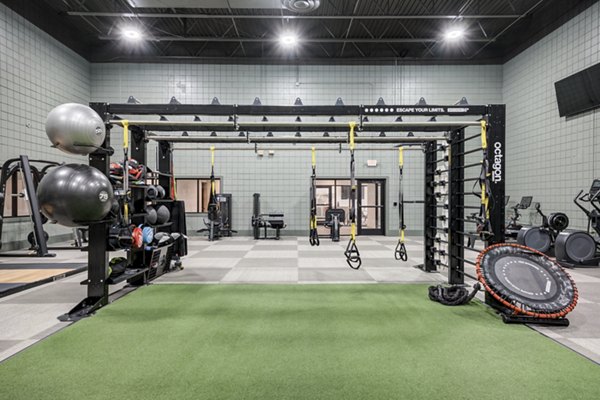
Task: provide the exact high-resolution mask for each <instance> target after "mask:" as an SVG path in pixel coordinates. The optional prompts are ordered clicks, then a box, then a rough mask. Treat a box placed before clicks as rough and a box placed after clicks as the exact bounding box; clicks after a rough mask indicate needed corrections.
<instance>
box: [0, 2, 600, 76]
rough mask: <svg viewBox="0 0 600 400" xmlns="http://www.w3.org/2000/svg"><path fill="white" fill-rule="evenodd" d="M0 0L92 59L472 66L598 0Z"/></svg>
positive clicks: (505, 53)
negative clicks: (253, 5) (290, 2)
mask: <svg viewBox="0 0 600 400" xmlns="http://www.w3.org/2000/svg"><path fill="white" fill-rule="evenodd" d="M0 1H2V3H4V4H6V5H7V6H8V7H10V8H12V9H13V10H15V11H16V12H18V13H19V14H21V15H23V16H24V17H25V18H27V19H29V20H30V21H31V22H33V23H34V24H36V25H37V26H39V27H40V28H41V29H43V30H45V31H46V32H48V33H50V34H51V35H52V36H54V37H56V38H57V39H58V40H60V41H61V42H63V43H65V44H66V45H67V46H69V47H71V48H72V49H73V50H75V51H76V52H78V53H79V54H81V55H82V56H84V57H85V58H86V59H88V60H90V61H93V62H125V61H129V62H221V63H288V62H294V63H296V62H301V63H321V64H344V63H460V64H465V63H466V64H469V63H499V62H505V61H506V60H508V59H510V58H511V57H513V56H514V55H516V54H518V53H519V52H520V51H522V50H523V49H525V48H527V47H528V46H530V45H531V44H533V43H535V42H536V41H537V40H539V39H540V38H541V37H543V36H544V35H546V34H547V33H549V32H550V31H552V30H553V29H556V28H557V27H558V26H560V25H561V24H562V23H564V22H565V21H566V20H568V19H569V18H572V17H573V16H575V15H577V14H578V13H580V12H581V11H583V10H584V9H585V8H587V7H589V6H590V5H592V4H593V3H595V2H596V1H597V0H579V1H575V0H572V1H567V0H422V1H419V0H408V1H390V0H348V1H344V0H321V2H320V3H321V5H320V7H319V8H318V9H317V10H316V11H313V12H310V13H308V14H296V13H293V12H290V11H287V10H283V9H248V8H232V7H228V4H232V3H230V2H228V0H223V1H222V3H223V7H224V8H139V7H132V6H131V4H132V3H135V2H138V1H141V0H62V1H59V0H27V1H24V0H0ZM147 1H148V0H147ZM150 1H151V2H154V3H156V2H157V1H158V0H150ZM211 1H212V3H215V0H204V1H202V0H199V1H198V2H197V3H198V4H207V2H211ZM183 2H185V1H183ZM183 2H182V0H179V3H183ZM169 3H171V2H169V1H163V4H169ZM188 3H189V1H188ZM173 14H175V15H173ZM299 16H300V17H299ZM452 24H460V25H461V26H463V27H464V28H465V29H466V31H467V33H468V34H467V36H466V38H465V40H461V42H460V43H456V44H452V45H450V44H448V43H446V42H444V41H443V39H442V34H443V32H444V30H445V29H447V27H448V26H450V25H452ZM123 25H136V26H139V27H142V29H143V30H144V31H145V33H146V35H147V36H146V37H151V38H152V39H153V40H147V41H143V42H141V43H138V44H137V45H132V44H131V43H126V42H124V41H123V40H122V39H121V38H120V36H119V34H118V33H119V30H120V28H121V27H122V26H123ZM282 30H285V31H294V32H298V34H299V37H300V40H301V43H300V44H299V45H298V46H297V47H296V48H295V49H292V50H290V49H282V48H281V46H280V45H279V43H277V40H276V39H277V37H278V35H279V33H280V32H281V31H282Z"/></svg>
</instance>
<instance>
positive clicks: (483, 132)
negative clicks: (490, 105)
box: [481, 119, 487, 150]
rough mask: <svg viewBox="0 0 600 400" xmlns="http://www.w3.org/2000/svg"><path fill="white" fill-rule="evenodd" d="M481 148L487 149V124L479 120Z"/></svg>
mask: <svg viewBox="0 0 600 400" xmlns="http://www.w3.org/2000/svg"><path fill="white" fill-rule="evenodd" d="M481 148H482V149H483V150H485V149H487V122H486V121H485V120H483V119H482V120H481Z"/></svg>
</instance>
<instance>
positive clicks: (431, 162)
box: [419, 142, 437, 272]
mask: <svg viewBox="0 0 600 400" xmlns="http://www.w3.org/2000/svg"><path fill="white" fill-rule="evenodd" d="M436 148H437V142H428V143H425V145H424V150H425V157H424V158H425V190H424V196H425V197H424V205H423V215H424V219H423V224H424V225H423V240H424V242H425V256H424V259H423V264H422V265H419V268H421V269H422V270H423V271H425V272H435V271H437V265H436V260H435V257H436V255H435V251H434V250H433V249H434V247H436V246H435V238H436V235H437V230H436V225H437V204H436V198H435V186H434V182H435V175H436V170H437V150H436Z"/></svg>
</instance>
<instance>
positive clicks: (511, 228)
mask: <svg viewBox="0 0 600 400" xmlns="http://www.w3.org/2000/svg"><path fill="white" fill-rule="evenodd" d="M532 200H533V196H523V197H521V201H519V202H518V203H517V204H515V205H514V206H513V207H512V209H513V212H514V214H513V216H512V217H511V218H510V222H509V223H508V224H507V225H506V232H505V235H506V237H510V238H513V239H516V237H517V236H518V234H519V231H520V230H521V228H522V227H523V225H521V224H519V219H520V218H521V214H520V213H519V210H526V209H528V208H529V206H531V201H532Z"/></svg>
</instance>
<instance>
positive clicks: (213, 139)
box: [146, 135, 447, 150]
mask: <svg viewBox="0 0 600 400" xmlns="http://www.w3.org/2000/svg"><path fill="white" fill-rule="evenodd" d="M146 138H147V139H150V140H155V141H157V142H171V143H258V144H261V143H282V144H294V143H305V144H320V143H338V144H344V143H347V142H348V138H347V137H345V136H343V137H340V136H338V137H335V136H331V137H276V136H275V137H264V136H263V137H252V138H251V139H250V141H249V140H248V139H247V138H245V137H219V136H179V135H177V136H175V135H147V136H146ZM354 140H355V141H356V142H357V143H369V144H373V143H380V144H385V143H388V144H390V143H398V144H399V143H425V142H435V141H445V140H447V138H446V137H443V136H420V137H419V136H409V137H389V136H388V137H385V136H384V137H380V136H369V137H364V136H362V137H361V136H359V137H356V138H355V139H354ZM223 150H225V149H223Z"/></svg>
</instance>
